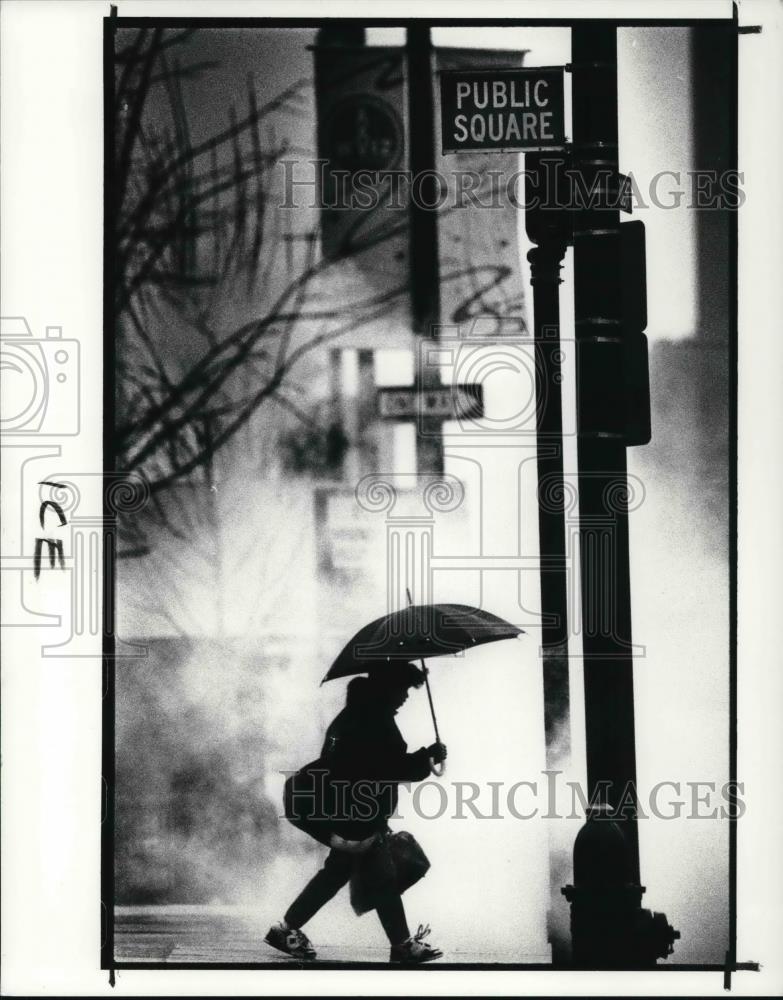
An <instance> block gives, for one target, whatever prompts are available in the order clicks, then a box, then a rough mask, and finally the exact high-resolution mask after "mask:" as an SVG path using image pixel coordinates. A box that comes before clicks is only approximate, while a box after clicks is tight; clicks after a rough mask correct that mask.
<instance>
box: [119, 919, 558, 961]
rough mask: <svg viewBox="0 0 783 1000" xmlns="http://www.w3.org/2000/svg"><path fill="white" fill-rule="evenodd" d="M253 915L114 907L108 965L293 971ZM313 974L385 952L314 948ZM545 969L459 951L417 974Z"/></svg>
mask: <svg viewBox="0 0 783 1000" xmlns="http://www.w3.org/2000/svg"><path fill="white" fill-rule="evenodd" d="M266 930H267V928H266V927H260V926H259V925H258V915H257V913H254V912H252V911H248V910H245V909H242V908H239V907H229V906H118V907H117V908H116V909H115V922H114V959H115V962H116V963H117V965H118V967H122V966H123V965H125V964H136V963H144V964H151V963H154V964H159V963H160V964H208V965H280V966H291V967H298V966H300V965H302V964H303V963H300V962H296V961H294V960H292V959H291V958H289V957H288V956H287V955H284V954H282V952H279V951H276V950H275V949H274V948H270V946H269V945H268V944H266V943H265V942H264V940H263V938H264V934H265V933H266ZM316 946H317V948H318V959H317V961H316V962H315V963H312V962H308V963H304V964H305V965H307V966H312V965H313V964H315V965H316V966H317V967H318V968H323V967H324V966H326V967H329V966H333V967H339V968H345V967H348V966H350V967H353V966H357V965H362V966H369V965H371V966H376V967H377V966H384V967H388V964H389V963H388V959H389V952H388V949H387V948H385V947H378V948H368V947H366V946H360V947H351V946H350V943H349V944H344V945H343V944H341V945H335V944H329V943H321V942H318V943H317V945H316ZM444 964H445V965H448V966H454V965H478V964H480V965H525V966H530V965H543V966H548V965H549V958H548V956H546V955H537V956H536V955H521V954H501V953H497V954H480V953H477V952H468V951H459V952H453V953H451V954H449V953H446V954H444V956H443V958H442V959H440V960H439V961H437V962H433V963H431V965H427V966H423V968H432V967H435V966H438V967H443V965H444Z"/></svg>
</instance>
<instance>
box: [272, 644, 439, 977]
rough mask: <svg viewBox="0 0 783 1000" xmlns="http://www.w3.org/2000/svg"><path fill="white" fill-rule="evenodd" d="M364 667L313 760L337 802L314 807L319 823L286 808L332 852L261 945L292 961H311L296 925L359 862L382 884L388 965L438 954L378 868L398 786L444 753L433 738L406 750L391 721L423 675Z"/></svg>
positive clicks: (407, 667)
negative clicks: (325, 774)
mask: <svg viewBox="0 0 783 1000" xmlns="http://www.w3.org/2000/svg"><path fill="white" fill-rule="evenodd" d="M365 669H366V670H367V673H368V676H367V677H354V678H353V679H352V680H351V682H350V683H349V685H348V690H347V696H346V704H345V708H343V710H342V711H341V712H340V713H339V715H338V716H337V717H336V718H335V719H334V720H333V722H332V723H331V724H330V725H329V727H328V729H327V731H326V736H325V739H324V744H323V749H322V751H321V757H320V758H319V761H317V762H315V764H317V765H319V767H322V768H323V769H324V770H325V771H328V784H329V791H330V792H332V793H334V791H335V790H338V789H339V793H340V794H339V802H336V801H335V799H334V798H332V799H330V803H329V807H328V808H324V806H325V805H326V803H325V802H320V803H319V808H318V809H317V810H315V811H316V812H317V813H319V816H318V817H317V818H312V817H310V818H306V817H304V816H303V815H298V812H299V811H298V810H297V809H296V805H295V804H294V803H292V802H291V801H290V800H289V802H287V804H286V805H287V808H286V814H287V815H288V816H289V818H290V819H291V820H292V822H293V823H294V824H295V825H296V826H298V827H299V828H300V829H303V830H305V831H306V832H307V833H309V834H310V835H311V836H313V837H315V838H316V839H317V840H319V841H320V842H321V843H323V844H325V845H326V846H329V847H330V852H329V854H328V856H327V858H326V861H325V863H324V865H323V867H322V868H321V870H320V871H319V872H317V873H316V875H315V876H314V877H313V878H312V879H311V880H310V882H308V884H307V885H306V886H305V887H304V889H303V890H302V892H301V893H300V894H299V895H298V896H297V898H296V899H295V900H294V901H293V903H292V904H291V905H290V906H289V908H288V910H287V911H286V913H285V916H284V918H283V920H282V921H280V922H279V923H277V924H275V925H273V926H272V927H271V928H270V929H269V932H268V933H267V936H266V939H265V940H266V941H267V943H268V944H270V945H272V946H273V947H274V948H277V949H279V950H280V951H284V952H286V953H287V954H289V955H291V956H292V957H294V958H300V959H313V958H315V954H316V953H315V949H314V948H313V946H312V944H311V943H310V940H309V939H308V937H307V935H306V934H305V933H304V931H303V930H302V927H303V926H304V924H306V923H307V921H308V920H310V919H311V917H313V916H314V915H315V914H316V913H317V912H318V910H320V909H321V907H322V906H324V905H325V904H326V903H327V902H328V901H329V900H330V899H332V898H333V897H334V896H335V895H336V894H337V893H338V892H339V891H340V889H341V888H342V887H343V886H344V885H346V884H347V883H348V882H349V881H350V879H351V876H352V875H353V874H354V872H355V870H356V868H357V865H358V864H361V865H362V867H363V868H366V867H367V866H368V864H369V866H370V867H371V869H372V871H373V881H375V882H378V881H380V887H379V889H378V890H377V892H376V897H377V905H376V906H375V909H376V912H377V913H378V917H379V919H380V922H381V925H382V927H383V929H384V931H385V933H386V936H387V938H388V939H389V943H390V946H391V948H390V954H389V960H390V961H391V962H396V963H402V964H419V963H421V962H430V961H433V960H434V959H437V958H440V957H441V954H442V953H441V952H440V951H439V950H438V949H436V948H433V947H432V945H430V944H429V942H427V941H426V940H425V938H426V937H427V935H428V934H429V927H422V926H419V929H418V931H417V932H416V933H415V934H411V932H410V929H409V927H408V923H407V920H406V917H405V909H404V907H403V903H402V898H401V895H400V892H399V888H398V886H397V883H396V881H395V878H394V872H393V870H391V871H388V870H387V872H386V875H387V877H386V878H384V869H385V868H386V869H388V868H389V865H390V859H389V857H388V852H386V851H384V836H385V834H386V833H387V832H388V820H389V818H390V816H392V815H393V813H394V810H395V808H396V806H397V797H398V785H399V783H400V782H401V781H405V782H408V781H421V780H423V779H424V778H426V777H428V776H429V775H430V773H432V772H433V770H434V768H433V765H439V764H442V763H443V762H444V761H445V760H446V755H447V750H446V747H445V745H444V744H443V743H441V742H440V741H438V740H436V742H435V743H433V744H432V745H431V746H429V747H422V748H421V749H419V750H417V751H416V752H415V753H408V751H407V744H406V743H405V740H404V739H403V737H402V734H401V733H400V730H399V728H398V727H397V724H396V722H395V718H394V717H395V715H396V713H397V711H398V710H399V709H400V708H401V707H402V705H403V704H404V703H405V702H406V701H407V699H408V692H409V690H410V688H412V687H415V688H416V687H421V685H422V684H423V683H424V681H425V673H424V671H422V670H419V669H418V668H417V667H415V666H414V665H413V664H411V663H404V664H399V663H395V664H393V666H388V665H387V666H386V668H385V669H377V668H376V669H373V667H372V666H371V665H370V666H369V667H367V666H365ZM309 767H310V768H312V769H313V770H317V768H314V766H313V765H310V766H309ZM305 770H306V769H305ZM327 794H328V793H327ZM392 868H393V866H392ZM379 876H380V879H379Z"/></svg>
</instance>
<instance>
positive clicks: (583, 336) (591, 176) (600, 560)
mask: <svg viewBox="0 0 783 1000" xmlns="http://www.w3.org/2000/svg"><path fill="white" fill-rule="evenodd" d="M571 58H572V74H573V75H572V80H573V91H572V93H573V97H572V109H573V177H574V181H575V182H577V183H578V184H579V189H580V191H579V197H578V199H576V201H575V203H574V205H573V213H572V218H573V244H574V316H575V328H576V329H575V334H576V344H577V348H576V350H577V354H576V356H577V422H578V483H579V542H580V558H581V584H582V648H583V662H584V692H585V736H586V754H587V784H588V795H589V799H590V801H591V803H592V805H591V806H590V807H589V808H588V816H587V821H586V823H585V825H584V827H583V828H582V830H581V831H580V833H579V834H578V836H577V839H576V843H575V845H574V884H573V885H569V886H566V887H565V888H564V890H563V892H564V894H565V896H566V898H567V899H568V900H569V901H570V903H571V937H572V960H573V962H574V963H575V964H576V965H586V966H589V967H593V968H596V967H615V968H628V967H640V966H641V967H645V966H649V965H654V964H655V962H656V960H657V959H658V958H664V957H666V955H667V954H669V952H670V950H671V949H672V945H673V941H674V940H675V938H676V937H678V936H679V935H678V934H677V932H676V931H674V930H673V929H672V928H671V927H670V926H669V924H668V922H667V921H666V918H665V916H664V915H663V914H653V913H651V912H650V911H649V910H642V908H641V898H642V894H643V893H644V891H645V890H644V887H643V886H642V885H641V884H640V871H639V837H638V828H637V800H636V747H635V730H634V699H633V649H632V645H631V583H630V565H629V563H630V560H629V539H628V478H627V468H626V445H627V444H628V443H629V442H632V441H636V443H641V442H642V441H643V440H644V437H642V438H641V439H639V440H637V439H635V437H634V431H633V430H632V429H631V426H630V425H631V419H630V415H631V407H632V405H633V400H631V407H629V398H628V384H629V371H630V368H629V358H631V357H634V356H636V357H638V353H639V345H640V344H641V345H642V350H643V351H645V352H646V344H645V343H644V340H643V337H642V338H641V340H640V334H639V332H638V331H635V330H631V329H629V328H628V326H629V324H628V323H627V322H626V319H625V317H624V314H623V295H622V283H623V282H622V253H621V240H620V213H619V210H618V208H617V207H616V202H617V200H616V199H613V198H611V197H607V193H608V191H609V189H610V188H611V186H612V185H616V184H617V183H618V176H619V175H618V123H617V29H616V28H615V27H614V26H613V25H612V24H611V23H607V24H601V23H596V22H592V23H590V22H588V23H586V24H579V25H575V26H574V27H573V29H572V47H571ZM587 192H591V193H592V194H586V193H587ZM592 195H595V197H592ZM634 352H635V354H634ZM645 358H646V354H645ZM645 402H646V401H645Z"/></svg>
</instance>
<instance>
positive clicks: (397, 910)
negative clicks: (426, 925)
mask: <svg viewBox="0 0 783 1000" xmlns="http://www.w3.org/2000/svg"><path fill="white" fill-rule="evenodd" d="M376 911H377V913H378V919H379V920H380V922H381V926H382V927H383V929H384V931H385V932H386V937H387V938H388V939H389V944H392V945H395V944H402V943H403V941H407V939H408V938H409V937H410V936H411V932H410V930H409V929H408V921H407V920H406V919H405V907H404V906H403V905H402V896H400V894H399V893H397V892H391V891H390V892H388V893H385V894H384V898H383V900H382V901H381V902H380V903H379V904H378V906H377V908H376Z"/></svg>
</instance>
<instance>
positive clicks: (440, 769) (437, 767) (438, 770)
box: [430, 757, 446, 778]
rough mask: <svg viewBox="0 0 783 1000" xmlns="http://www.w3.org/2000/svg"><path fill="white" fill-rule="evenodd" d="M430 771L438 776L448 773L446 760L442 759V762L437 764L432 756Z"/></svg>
mask: <svg viewBox="0 0 783 1000" xmlns="http://www.w3.org/2000/svg"><path fill="white" fill-rule="evenodd" d="M430 771H431V772H432V773H433V774H434V775H435V777H436V778H442V777H443V775H444V774H445V773H446V761H445V760H442V761H441V762H440V764H436V763H435V761H434V760H433V758H432V757H430Z"/></svg>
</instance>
